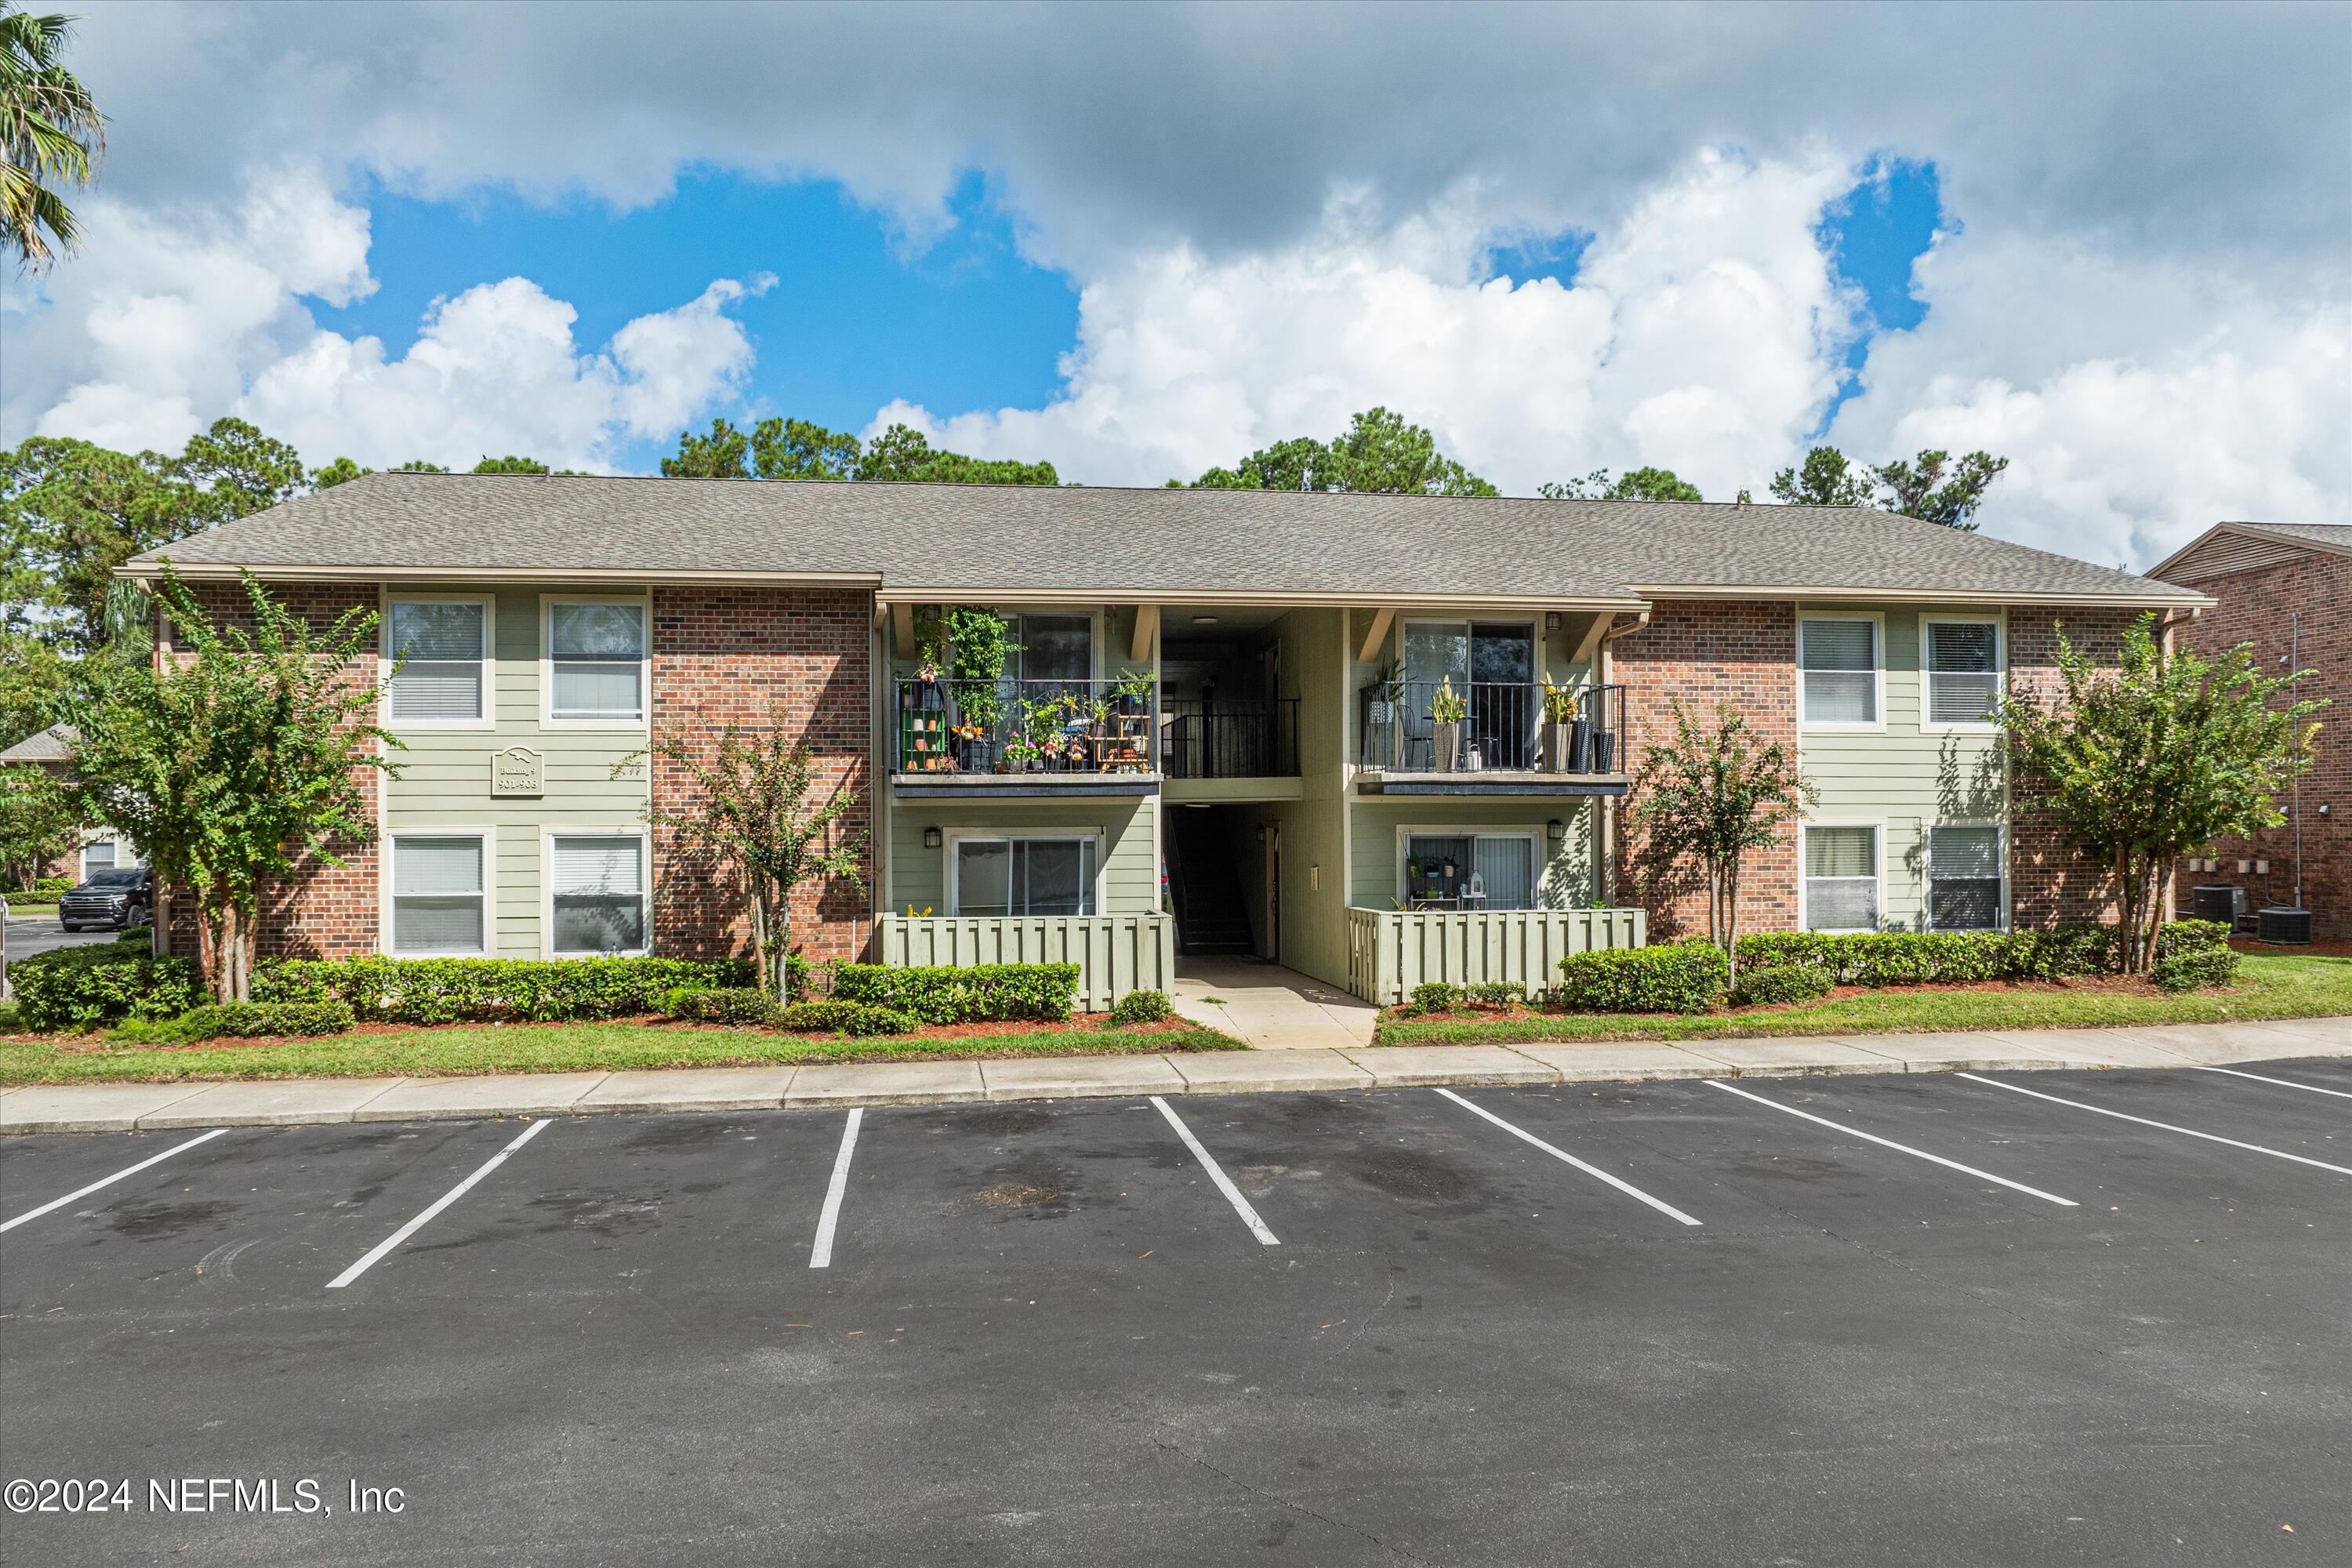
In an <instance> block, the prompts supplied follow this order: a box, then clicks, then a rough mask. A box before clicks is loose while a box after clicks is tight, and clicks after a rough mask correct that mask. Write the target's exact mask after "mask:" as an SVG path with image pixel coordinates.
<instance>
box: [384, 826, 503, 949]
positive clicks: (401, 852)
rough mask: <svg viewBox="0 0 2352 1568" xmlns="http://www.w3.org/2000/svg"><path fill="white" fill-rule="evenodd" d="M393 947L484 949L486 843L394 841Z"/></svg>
mask: <svg viewBox="0 0 2352 1568" xmlns="http://www.w3.org/2000/svg"><path fill="white" fill-rule="evenodd" d="M392 950H393V951H394V952H481V951H482V841H481V840H480V839H478V838H395V839H394V840H393V842H392Z"/></svg>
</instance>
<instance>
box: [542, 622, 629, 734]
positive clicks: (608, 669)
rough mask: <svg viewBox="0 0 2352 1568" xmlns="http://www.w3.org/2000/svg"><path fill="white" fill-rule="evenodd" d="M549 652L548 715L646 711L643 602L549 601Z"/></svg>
mask: <svg viewBox="0 0 2352 1568" xmlns="http://www.w3.org/2000/svg"><path fill="white" fill-rule="evenodd" d="M547 657H548V663H549V665H550V667H551V670H552V676H551V686H550V688H549V692H548V714H549V716H550V717H551V718H555V719H614V720H637V719H642V718H644V717H645V714H646V709H645V659H646V607H645V605H598V604H572V605H561V604H559V605H549V606H548V611H547Z"/></svg>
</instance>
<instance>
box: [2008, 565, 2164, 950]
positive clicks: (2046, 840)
mask: <svg viewBox="0 0 2352 1568" xmlns="http://www.w3.org/2000/svg"><path fill="white" fill-rule="evenodd" d="M2144 613H2145V612H2141V611H2134V610H2103V609H2092V608H2060V609H2053V608H2048V607H2043V606H2021V607H2018V608H2014V609H2011V611H2010V612H2009V690H2010V695H2011V697H2012V698H2017V699H2020V700H2023V699H2028V698H2030V699H2032V700H2037V701H2043V702H2046V701H2048V700H2050V699H2051V698H2053V696H2055V695H2056V694H2057V692H2058V691H2059V689H2060V684H2059V677H2058V638H2059V636H2060V634H2061V633H2062V632H2063V634H2064V636H2065V638H2066V640H2067V642H2069V643H2070V644H2072V645H2073V647H2074V651H2075V652H2076V653H2078V654H2081V655H2083V656H2084V657H2085V658H2091V659H2093V660H2095V661H2096V662H2098V663H2100V664H2109V665H2111V664H2114V663H2115V662H2116V660H2117V658H2119V657H2120V655H2121V650H2122V648H2123V635H2124V630H2125V628H2126V627H2127V626H2130V625H2131V624H2132V623H2133V622H2134V621H2136V620H2137V619H2138V618H2139V616H2141V615H2142V614H2144ZM2116 891H2117V889H2116V883H2115V879H2114V877H2113V876H2112V874H2111V873H2110V871H2109V868H2107V867H2105V866H2101V865H2097V864H2095V863H2094V862H2093V861H2091V860H2090V859H2088V858H2085V857H2084V856H2083V855H2082V854H2081V853H2080V852H2079V851H2077V850H2076V849H2074V847H2072V846H2070V845H2069V844H2067V843H2066V842H2065V840H2064V839H2063V838H2062V837H2060V836H2059V833H2058V830H2057V827H2056V825H2055V824H2054V823H2053V821H2052V819H2051V817H2050V815H2049V813H2047V812H2046V811H2042V810H2040V809H2038V808H2037V807H2036V806H2035V805H2034V803H2033V800H2032V795H2031V794H2030V793H2029V792H2028V790H2027V789H2026V788H2025V787H2024V786H2023V785H2022V784H2019V785H2017V786H2015V787H2013V788H2012V790H2011V795H2010V829H2009V898H2010V919H2011V921H2012V922H2013V924H2014V925H2015V927H2016V929H2017V930H2019V931H2037V930H2042V929H2046V928H2048V927H2051V926H2057V925H2068V924H2073V923H2075V922H2078V921H2116V920H2120V919H2122V918H2123V910H2122V906H2121V905H2120V904H2119V903H2118V901H2117V900H2116Z"/></svg>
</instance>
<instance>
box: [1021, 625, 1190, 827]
mask: <svg viewBox="0 0 2352 1568" xmlns="http://www.w3.org/2000/svg"><path fill="white" fill-rule="evenodd" d="M988 607H989V608H990V609H992V610H994V611H995V612H996V618H997V619H998V620H1000V621H1004V622H1007V623H1008V625H1007V626H1006V628H1005V635H1006V636H1008V637H1012V638H1013V640H1014V641H1015V642H1018V641H1019V640H1020V637H1021V622H1022V621H1024V619H1026V618H1027V617H1029V616H1045V617H1046V618H1047V619H1049V620H1076V619H1077V618H1078V617H1079V616H1085V617H1086V618H1087V623H1088V624H1087V681H1088V682H1089V683H1091V682H1094V681H1097V680H1105V679H1109V678H1108V676H1106V675H1105V674H1104V673H1103V671H1105V670H1106V669H1108V668H1110V663H1109V660H1108V658H1106V657H1105V656H1106V655H1107V654H1108V648H1107V647H1106V646H1105V645H1106V643H1107V641H1108V633H1109V630H1110V623H1109V617H1108V616H1107V615H1106V613H1105V612H1104V611H1103V609H1102V608H1101V607H1100V606H1099V605H1097V606H1096V607H1094V608H1092V609H1081V608H1079V607H1077V606H1075V605H989V606H988ZM1157 657H1158V656H1157V655H1156V654H1155V655H1154V658H1157ZM1130 662H1131V661H1130ZM1007 679H1010V677H1008V678H1007ZM1021 679H1024V680H1026V679H1029V677H1028V674H1027V671H1026V669H1025V668H1024V672H1023V674H1022V676H1021ZM1013 837H1016V838H1024V837H1034V835H1030V834H1018V833H1016V834H1014V835H1013Z"/></svg>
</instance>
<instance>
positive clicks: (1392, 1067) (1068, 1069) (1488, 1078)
mask: <svg viewBox="0 0 2352 1568" xmlns="http://www.w3.org/2000/svg"><path fill="white" fill-rule="evenodd" d="M2296 1057H2352V1018H2305V1019H2295V1020H2290V1021H2282V1022H2278V1023H2269V1024H2193V1025H2177V1026H2166V1027H2161V1028H2144V1029H2050V1030H2034V1031H2019V1032H2017V1033H2013V1034H1990V1033H1986V1034H1949V1035H1846V1036H1839V1037H1803V1038H1794V1039H1771V1040H1765V1039H1744V1040H1742V1039H1731V1040H1706V1041H1695V1042H1691V1043H1688V1044H1683V1045H1672V1046H1666V1045H1651V1044H1643V1043H1639V1042H1620V1043H1614V1044H1601V1045H1556V1046H1532V1045H1531V1046H1381V1047H1370V1046H1350V1047H1336V1048H1330V1049H1319V1048H1314V1047H1309V1048H1306V1049H1298V1050H1283V1051H1204V1052H1200V1053H1181V1054H1171V1055H1168V1056H1150V1057H1070V1058H1052V1057H1045V1058H1039V1057H1032V1058H1027V1059H1025V1060H1013V1061H1001V1062H865V1063H840V1064H835V1065H829V1066H819V1067H767V1068H670V1069H666V1070H662V1071H652V1072H614V1073H605V1072H578V1073H532V1074H521V1075H514V1076H504V1077H495V1078H437V1079H294V1080H286V1081H279V1082H255V1083H154V1084H77V1085H60V1086H56V1087H43V1086H33V1087H30V1088H25V1089H8V1090H6V1091H5V1092H0V1133H17V1132H127V1131H132V1130H134V1129H136V1130H142V1131H143V1130H147V1129H165V1128H174V1127H270V1126H282V1125H289V1124H292V1123H298V1122H324V1121H453V1120H461V1119H466V1118H479V1117H493V1116H562V1115H579V1114H583V1113H587V1112H593V1111H627V1110H773V1109H775V1108H777V1107H779V1106H783V1107H817V1106H850V1105H943V1104H953V1103H956V1102H958V1101H969V1100H1068V1099H1078V1098H1085V1097H1097V1096H1132V1095H1146V1094H1248V1093H1265V1092H1272V1091H1278V1090H1290V1089H1396V1088H1406V1087H1411V1086H1415V1085H1434V1084H1523V1083H1535V1084H1543V1083H1562V1082H1582V1081H1589V1080H1601V1079H1668V1078H1717V1079H1725V1078H1786V1077H1794V1076H1799V1075H1802V1074H1808V1073H1895V1072H1953V1071H1959V1070H1963V1069H1966V1070H1971V1071H1979V1072H1992V1071H1998V1072H2025V1071H2032V1070H2035V1069H2037V1068H2073V1069H2079V1068H2191V1067H2221V1066H2226V1065H2228V1064H2230V1063H2232V1062H2255V1061H2280V1060H2284V1059H2287V1058H2296Z"/></svg>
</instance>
